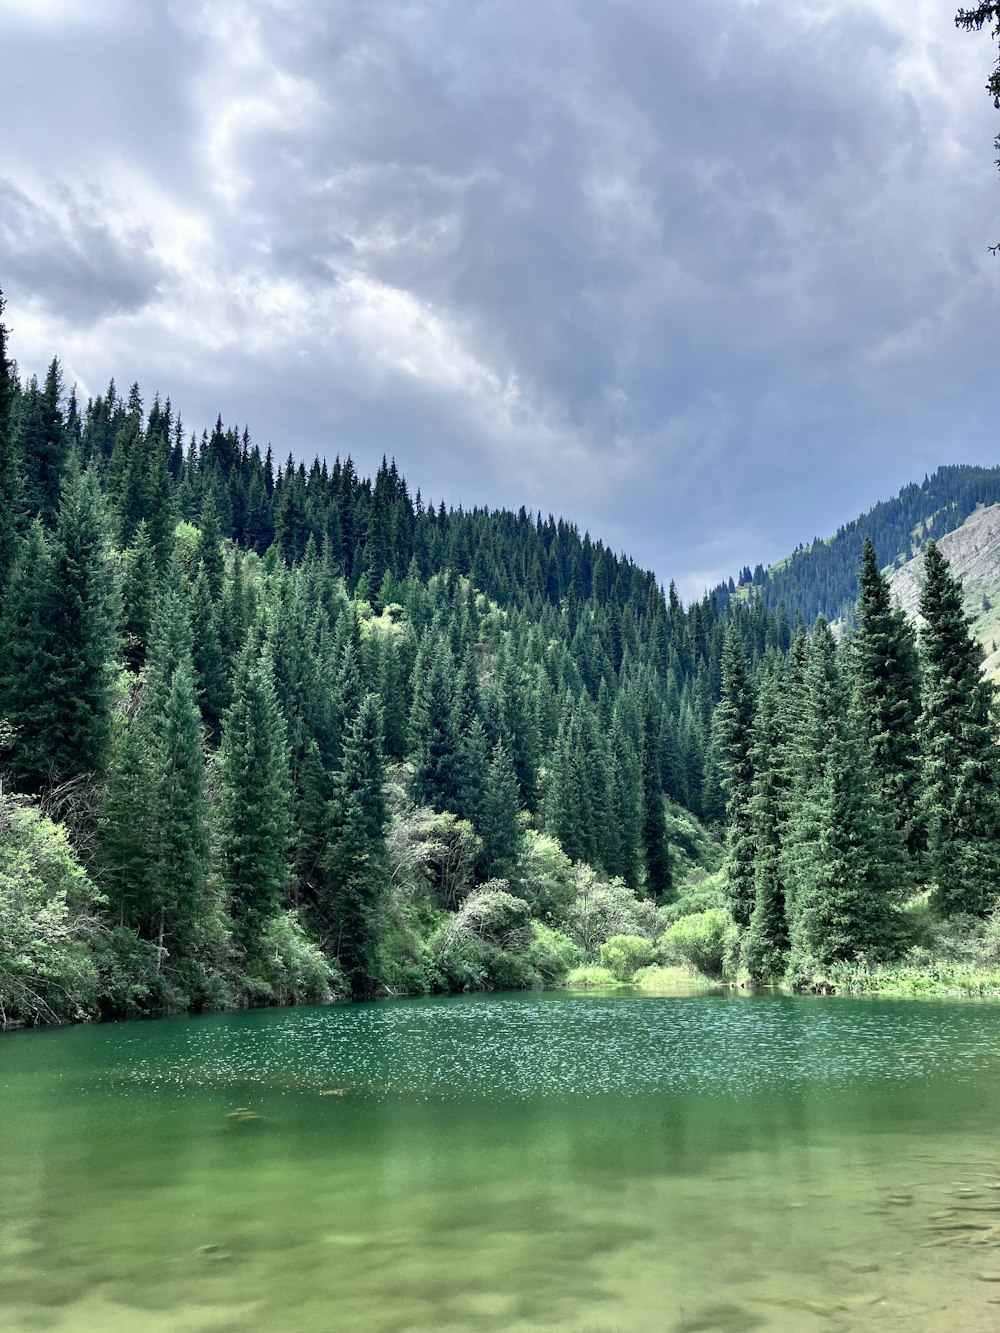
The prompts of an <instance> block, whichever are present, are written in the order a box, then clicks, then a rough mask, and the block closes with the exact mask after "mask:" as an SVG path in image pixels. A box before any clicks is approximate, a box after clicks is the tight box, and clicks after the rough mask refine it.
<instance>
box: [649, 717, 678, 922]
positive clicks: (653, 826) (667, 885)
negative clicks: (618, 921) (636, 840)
mask: <svg viewBox="0 0 1000 1333" xmlns="http://www.w3.org/2000/svg"><path fill="white" fill-rule="evenodd" d="M642 803H643V818H642V844H643V850H644V852H645V859H646V889H647V891H648V892H650V893H652V894H653V895H654V897H656V898H659V899H669V898H670V897H671V896H672V894H673V888H674V883H673V872H672V870H671V867H670V849H669V847H668V844H667V822H666V816H665V814H664V809H663V788H662V786H661V784H660V774H659V765H658V763H657V754H656V735H655V730H654V728H653V725H652V722H651V720H650V719H648V718H647V722H646V736H645V741H644V744H643V751H642Z"/></svg>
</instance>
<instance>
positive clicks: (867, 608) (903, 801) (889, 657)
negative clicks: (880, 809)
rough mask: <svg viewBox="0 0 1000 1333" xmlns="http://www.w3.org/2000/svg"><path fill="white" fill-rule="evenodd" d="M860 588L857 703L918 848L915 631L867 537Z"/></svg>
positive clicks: (900, 820) (890, 793)
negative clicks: (892, 595)
mask: <svg viewBox="0 0 1000 1333" xmlns="http://www.w3.org/2000/svg"><path fill="white" fill-rule="evenodd" d="M858 589H859V591H858V604H857V630H856V632H855V633H854V635H853V636H852V638H851V649H852V665H853V668H854V682H855V689H856V692H857V700H858V707H859V710H860V713H861V718H862V721H863V724H864V727H865V732H866V735H867V738H868V745H869V750H870V754H871V760H872V765H873V769H874V772H875V775H876V777H877V779H878V781H879V783H880V784H881V786H882V790H883V792H884V794H885V798H886V801H887V803H888V805H889V807H890V809H892V810H893V811H894V812H895V818H896V825H897V828H898V829H899V831H900V833H901V834H902V836H903V839H904V842H905V843H906V845H907V847H908V848H909V850H910V851H911V853H916V852H917V851H918V850H919V847H920V842H921V835H920V820H919V813H918V805H919V800H920V753H919V740H918V734H917V724H918V721H919V717H920V670H919V664H918V660H917V644H916V635H915V633H914V631H913V629H912V627H911V625H910V622H909V621H908V620H907V618H906V616H905V614H904V613H903V611H901V610H900V609H899V608H898V607H893V605H892V602H891V600H890V593H889V585H888V583H887V582H886V580H885V579H884V578H883V577H882V575H881V573H880V572H879V568H878V561H877V559H876V557H875V547H874V546H873V545H872V543H871V541H870V539H869V538H867V537H866V538H865V541H864V546H863V548H862V555H861V569H860V571H859V574H858Z"/></svg>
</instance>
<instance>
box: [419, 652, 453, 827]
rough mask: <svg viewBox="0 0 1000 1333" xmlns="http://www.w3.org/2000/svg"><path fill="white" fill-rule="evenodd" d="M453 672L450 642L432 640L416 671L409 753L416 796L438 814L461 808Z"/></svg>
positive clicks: (421, 655) (422, 654) (421, 656)
mask: <svg viewBox="0 0 1000 1333" xmlns="http://www.w3.org/2000/svg"><path fill="white" fill-rule="evenodd" d="M453 670H454V663H453V661H452V657H451V651H450V649H449V647H448V644H447V642H446V641H445V640H443V639H442V640H440V641H438V642H437V643H435V642H434V641H433V640H432V639H430V638H429V639H428V640H427V641H426V642H425V644H424V646H423V648H422V649H421V654H420V658H419V659H418V665H417V667H415V668H414V679H413V707H412V709H411V711H410V750H411V754H412V757H413V795H414V797H415V799H416V800H417V801H419V802H421V803H423V804H425V805H430V806H433V808H434V809H435V810H451V809H453V808H454V807H455V805H456V804H460V794H459V791H458V772H457V751H458V736H457V735H456V732H455V722H454V717H453V713H452V681H451V676H452V673H453Z"/></svg>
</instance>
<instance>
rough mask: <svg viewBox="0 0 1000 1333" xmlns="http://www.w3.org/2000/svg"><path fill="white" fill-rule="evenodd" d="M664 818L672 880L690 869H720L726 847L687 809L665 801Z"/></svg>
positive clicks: (680, 878)
mask: <svg viewBox="0 0 1000 1333" xmlns="http://www.w3.org/2000/svg"><path fill="white" fill-rule="evenodd" d="M664 820H665V822H666V828H667V843H668V845H669V847H670V861H671V866H672V869H673V872H674V880H675V883H676V882H677V880H682V879H684V878H685V877H686V876H689V875H691V874H692V872H694V873H698V872H699V871H708V872H709V873H714V872H715V871H717V870H718V869H719V868H720V866H721V865H722V863H723V860H724V859H725V854H726V853H725V848H724V847H723V845H722V843H721V842H720V841H719V839H718V838H716V837H713V835H712V834H711V833H709V832H708V830H707V829H706V828H705V825H704V824H702V823H701V821H700V820H699V819H697V818H696V816H694V815H693V814H692V813H691V812H690V810H685V809H684V807H683V806H681V805H677V804H675V803H674V802H673V801H667V802H666V803H665V808H664Z"/></svg>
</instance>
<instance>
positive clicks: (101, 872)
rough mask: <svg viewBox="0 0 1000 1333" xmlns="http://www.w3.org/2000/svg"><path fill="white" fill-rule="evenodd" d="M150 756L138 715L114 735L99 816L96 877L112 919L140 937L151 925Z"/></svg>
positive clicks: (149, 934) (148, 934) (153, 782)
mask: <svg viewBox="0 0 1000 1333" xmlns="http://www.w3.org/2000/svg"><path fill="white" fill-rule="evenodd" d="M156 787H157V772H156V762H155V756H154V754H153V751H152V748H151V746H150V744H149V736H148V734H147V731H146V728H145V726H144V722H143V719H142V717H141V715H133V716H132V717H131V718H129V719H128V720H127V721H124V720H123V721H122V724H121V726H120V728H119V730H118V731H117V733H116V735H115V737H114V743H113V746H112V751H111V762H110V765H109V773H108V784H107V789H106V794H105V798H104V805H103V808H102V811H101V818H100V821H99V837H98V855H97V877H98V882H99V883H100V886H101V888H102V889H103V890H104V892H105V894H106V895H107V898H108V903H109V909H110V912H111V916H112V919H114V920H115V921H117V922H118V923H119V924H120V925H122V926H126V927H128V928H129V929H131V930H134V931H136V932H137V933H138V934H140V935H141V936H143V937H144V938H146V939H150V938H154V937H155V932H156V929H157V921H156V912H155V907H154V889H153V872H154V867H155V862H154V846H155V839H156V821H157V811H156Z"/></svg>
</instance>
